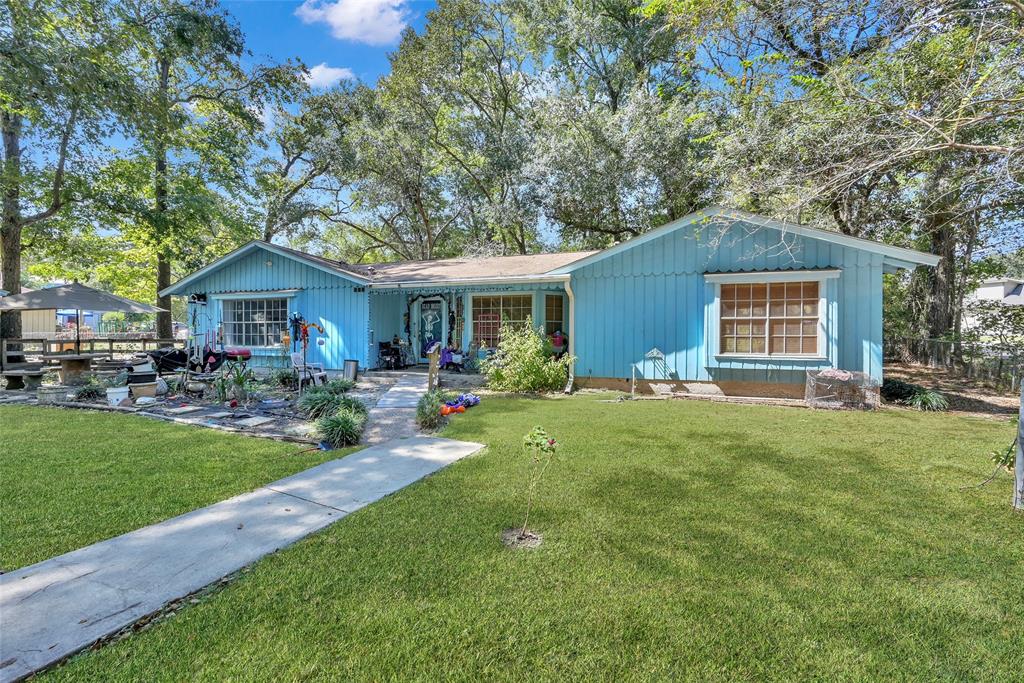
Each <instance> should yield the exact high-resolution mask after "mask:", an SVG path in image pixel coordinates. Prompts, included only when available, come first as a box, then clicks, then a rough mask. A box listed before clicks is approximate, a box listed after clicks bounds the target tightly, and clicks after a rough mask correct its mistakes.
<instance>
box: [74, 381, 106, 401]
mask: <svg viewBox="0 0 1024 683" xmlns="http://www.w3.org/2000/svg"><path fill="white" fill-rule="evenodd" d="M106 397H107V388H106V387H105V386H103V383H101V382H100V381H99V380H97V379H96V378H95V377H90V378H89V381H88V382H87V383H86V384H84V385H82V386H81V387H79V388H78V390H77V391H75V400H76V401H100V400H103V399H105V398H106Z"/></svg>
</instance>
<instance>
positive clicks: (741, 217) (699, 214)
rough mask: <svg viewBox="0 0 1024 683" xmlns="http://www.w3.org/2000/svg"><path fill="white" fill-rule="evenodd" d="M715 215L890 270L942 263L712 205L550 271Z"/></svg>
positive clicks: (570, 267) (587, 262)
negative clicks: (870, 259)
mask: <svg viewBox="0 0 1024 683" xmlns="http://www.w3.org/2000/svg"><path fill="white" fill-rule="evenodd" d="M715 218H722V219H726V220H730V221H737V222H745V223H749V224H751V225H754V226H757V227H765V228H770V229H773V230H778V231H779V232H782V233H789V234H794V235H800V236H803V237H808V238H811V239H817V240H822V241H825V242H831V243H833V244H840V245H843V246H845V247H851V248H853V249H860V250H862V251H867V252H871V253H876V254H880V255H881V256H882V257H883V258H884V259H885V261H884V262H885V264H886V266H888V267H889V268H891V269H899V268H913V267H915V266H918V265H922V266H935V265H937V264H938V262H939V257H938V256H936V255H934V254H926V253H924V252H922V251H916V250H914V249H906V248H904V247H894V246H892V245H889V244H883V243H882V242H875V241H873V240H867V239H863V238H860V237H851V236H850V235H844V234H842V233H839V232H832V231H829V230H821V229H819V228H812V227H809V226H806V225H799V224H797V223H785V222H782V221H777V220H774V219H772V218H766V217H764V216H758V215H756V214H752V213H747V212H746V211H740V210H739V209H728V208H725V207H721V206H709V207H707V208H705V209H701V210H700V211H695V212H694V213H691V214H689V215H687V216H683V217H682V218H679V219H677V220H674V221H671V222H669V223H666V224H665V225H662V226H660V227H658V228H655V229H654V230H650V231H648V232H645V233H644V234H643V235H640V236H638V237H634V238H633V239H630V240H627V241H625V242H620V243H619V244H616V245H614V246H612V247H608V248H607V249H605V250H603V251H599V252H596V253H594V254H592V255H591V256H588V257H585V258H582V259H579V260H577V261H575V262H573V263H570V264H567V265H565V266H562V267H559V268H556V269H554V270H552V271H550V273H551V274H568V273H571V272H573V271H574V270H577V269H579V268H582V267H583V266H588V265H591V264H593V263H597V262H598V261H601V260H604V259H606V258H608V257H610V256H614V255H616V254H620V253H622V252H624V251H627V250H629V249H633V248H635V247H638V246H640V245H641V244H645V243H647V242H650V241H652V240H656V239H658V238H660V237H663V236H665V235H667V234H669V233H671V232H674V231H676V230H679V229H681V228H684V227H687V226H690V225H693V224H695V223H698V222H702V221H709V220H713V219H715Z"/></svg>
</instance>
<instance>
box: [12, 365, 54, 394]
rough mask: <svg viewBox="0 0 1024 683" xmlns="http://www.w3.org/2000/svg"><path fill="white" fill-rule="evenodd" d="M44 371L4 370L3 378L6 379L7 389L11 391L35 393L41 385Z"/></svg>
mask: <svg viewBox="0 0 1024 683" xmlns="http://www.w3.org/2000/svg"><path fill="white" fill-rule="evenodd" d="M45 374H46V370H43V369H41V368H40V369H37V370H4V372H3V376H4V377H6V378H7V388H8V389H11V390H17V389H24V390H26V391H35V390H36V389H38V388H39V387H40V386H42V384H43V375H45Z"/></svg>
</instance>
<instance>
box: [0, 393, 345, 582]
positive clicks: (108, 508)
mask: <svg viewBox="0 0 1024 683" xmlns="http://www.w3.org/2000/svg"><path fill="white" fill-rule="evenodd" d="M304 448H306V446H304V445H300V444H286V443H280V442H277V441H270V440H267V439H253V438H246V437H242V436H236V435H233V434H226V433H223V432H217V431H214V430H211V429H202V428H198V427H187V426H183V425H176V424H171V423H165V422H158V421H156V420H150V419H146V418H143V417H137V416H133V415H120V414H115V413H103V412H93V411H88V412H87V411H82V410H67V409H59V408H44V407H31V406H0V568H2V569H3V570H4V571H10V570H11V569H16V568H18V567H22V566H25V565H29V564H32V563H34V562H39V561H41V560H45V559H47V558H49V557H53V556H54V555H60V554H61V553H66V552H68V551H70V550H74V549H76V548H81V547H82V546H85V545H89V544H90V543H95V542H96V541H100V540H103V539H105V538H110V537H111V536H117V535H119V534H123V533H125V532H128V531H132V530H134V529H138V528H139V527H142V526H146V525H147V524H152V523H154V522H159V521H161V520H164V519H168V518H170V517H174V516H175V515H179V514H182V513H184V512H188V511H189V510H194V509H196V508H199V507H203V506H204V505H209V504H211V503H215V502H217V501H219V500H223V499H225V498H230V497H231V496H233V495H236V494H239V493H244V492H245V491H250V490H252V489H254V488H257V487H259V486H262V485H263V484H266V483H269V482H271V481H274V480H275V479H279V478H281V477H285V476H288V475H289V474H294V473H295V472H300V471H302V470H304V469H306V468H308V467H312V466H314V465H318V464H319V463H321V462H324V461H326V460H330V459H332V458H335V457H338V455H337V453H334V454H331V453H324V452H317V451H314V452H311V453H303V454H301V455H296V453H297V452H298V451H300V450H302V449H304Z"/></svg>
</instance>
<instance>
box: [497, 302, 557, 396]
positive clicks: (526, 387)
mask: <svg viewBox="0 0 1024 683" xmlns="http://www.w3.org/2000/svg"><path fill="white" fill-rule="evenodd" d="M571 363H572V359H571V358H570V357H569V356H568V355H565V356H562V357H561V358H558V359H556V358H555V357H554V356H553V355H552V354H551V345H550V344H549V343H548V341H547V339H546V338H545V337H544V333H543V331H542V330H541V329H540V328H537V329H534V327H533V321H532V319H530V318H527V319H526V324H525V325H519V324H508V323H502V326H501V341H500V342H499V343H498V350H497V352H496V353H495V354H494V356H492V357H491V358H488V359H486V360H484V361H482V362H481V369H482V370H483V372H484V374H486V375H487V386H488V387H489V388H490V389H493V390H494V391H507V392H510V393H515V394H523V393H531V392H538V391H558V390H559V389H562V388H564V387H565V383H566V381H567V380H568V378H569V366H570V365H571Z"/></svg>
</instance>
